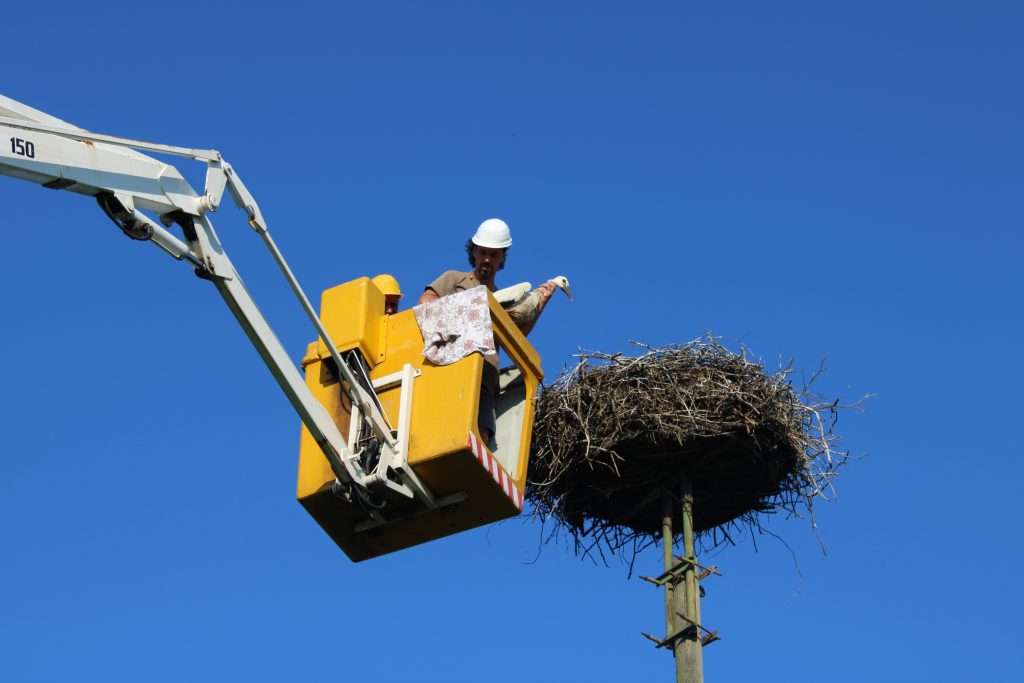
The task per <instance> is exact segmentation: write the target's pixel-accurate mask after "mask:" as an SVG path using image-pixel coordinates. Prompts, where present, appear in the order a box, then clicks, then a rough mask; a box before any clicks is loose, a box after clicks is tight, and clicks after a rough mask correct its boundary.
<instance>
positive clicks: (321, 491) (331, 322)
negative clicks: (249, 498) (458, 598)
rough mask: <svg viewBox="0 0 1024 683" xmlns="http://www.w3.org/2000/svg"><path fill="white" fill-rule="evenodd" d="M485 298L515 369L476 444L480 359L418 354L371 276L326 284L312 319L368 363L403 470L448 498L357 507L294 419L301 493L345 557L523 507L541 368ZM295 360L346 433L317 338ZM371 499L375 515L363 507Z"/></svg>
mask: <svg viewBox="0 0 1024 683" xmlns="http://www.w3.org/2000/svg"><path fill="white" fill-rule="evenodd" d="M488 302H489V308H490V313H491V321H492V325H493V328H494V333H495V340H496V341H497V343H498V346H499V347H501V349H502V350H503V351H504V352H505V354H506V355H507V356H508V358H509V359H510V360H511V361H512V363H513V365H514V367H509V368H506V369H503V370H502V371H501V373H500V378H499V388H500V392H499V396H498V401H497V415H498V418H497V430H496V434H495V436H494V439H493V440H492V441H491V443H490V444H484V443H483V440H482V439H481V436H480V433H479V429H478V427H477V415H478V411H479V405H480V388H481V378H482V374H483V371H484V363H485V362H486V361H485V360H484V358H483V356H481V355H480V354H479V353H473V354H471V355H469V356H467V357H466V358H463V359H462V360H459V361H458V362H456V363H453V364H451V365H444V366H439V365H434V364H432V363H431V362H430V361H428V360H426V358H424V356H423V353H422V351H423V338H422V335H421V333H420V330H419V327H418V326H417V324H416V320H415V317H414V315H413V312H412V311H411V310H407V311H403V312H401V313H397V314H395V315H385V314H384V295H383V293H381V291H380V290H379V289H377V287H376V286H375V285H374V284H373V283H372V282H371V281H370V279H369V278H365V277H364V278H359V279H358V280H354V281H352V282H348V283H346V284H343V285H339V286H337V287H334V288H332V289H329V290H327V291H325V292H324V294H323V297H322V300H321V305H320V317H321V320H322V321H323V324H324V327H325V329H326V330H327V333H328V334H329V335H330V337H331V338H332V339H333V341H334V343H335V345H336V347H337V348H338V349H339V350H340V351H346V350H350V349H355V350H358V352H359V353H360V354H361V355H362V357H363V358H364V359H365V360H366V362H367V365H368V366H369V367H370V378H371V379H372V380H373V384H374V390H375V392H376V393H377V395H378V397H379V399H380V402H381V405H382V407H383V409H384V412H385V414H386V415H388V417H389V419H390V421H391V423H392V426H393V427H396V428H398V429H399V432H400V433H399V438H401V439H407V442H406V447H407V454H408V465H409V467H410V468H411V470H412V471H413V472H414V473H415V475H416V476H417V477H418V478H419V479H420V480H421V481H422V483H423V484H424V485H425V486H426V487H427V488H428V489H429V490H430V492H431V493H432V494H433V496H434V497H435V498H436V499H437V500H438V501H441V502H445V501H447V502H445V503H444V504H443V505H441V506H440V507H438V508H433V509H431V508H429V507H425V506H424V505H423V504H422V502H421V501H419V500H417V499H410V498H407V497H404V496H402V495H399V494H397V493H395V492H393V491H390V492H387V493H379V494H377V496H378V497H377V499H376V500H375V501H367V500H364V501H363V502H362V503H361V504H360V503H358V502H353V501H347V500H345V499H343V498H342V497H340V496H338V495H336V494H335V492H334V483H335V474H334V472H333V471H332V470H331V467H330V464H329V463H328V461H327V459H326V458H325V457H324V454H323V452H322V451H321V449H320V448H319V446H318V445H317V444H316V442H315V441H314V440H313V438H312V437H311V436H310V434H309V432H308V431H307V430H306V428H305V427H303V429H302V438H301V443H300V448H299V477H298V491H297V494H298V499H299V502H300V503H301V504H302V506H303V507H304V508H305V509H306V510H307V511H308V512H309V513H310V515H312V516H313V518H314V519H315V520H316V521H317V523H319V524H320V526H321V527H322V528H323V529H324V531H326V532H327V534H328V535H329V536H330V537H331V538H332V539H333V540H334V542H335V543H337V544H338V546H339V547H340V548H341V549H342V550H343V551H345V554H346V555H348V556H349V558H350V559H352V560H354V561H357V562H358V561H361V560H365V559H369V558H371V557H376V556H378V555H383V554H386V553H390V552H393V551H395V550H400V549H402V548H407V547H410V546H414V545H417V544H420V543H424V542H426V541H431V540H434V539H437V538H441V537H444V536H448V535H450V534H454V533H458V532H460V531H464V530H467V529H472V528H474V527H477V526H480V525H482V524H488V523H490V522H494V521H497V520H500V519H505V518H508V517H512V516H514V515H516V514H518V513H519V512H520V511H522V508H523V489H524V486H525V484H526V474H527V461H528V457H529V451H530V436H531V433H532V429H533V418H534V399H535V397H536V395H537V389H538V385H539V383H540V380H541V378H542V376H543V375H542V372H541V367H540V357H539V356H538V355H537V352H536V351H535V350H534V348H533V347H532V346H531V345H530V343H529V342H528V341H527V340H526V337H524V336H523V334H522V333H521V332H520V331H519V329H518V328H517V327H516V325H515V324H514V323H513V322H512V321H511V319H510V318H509V317H508V315H507V314H506V313H505V311H504V310H503V309H502V308H501V306H500V305H499V304H498V303H497V302H496V301H495V299H494V297H492V296H490V295H488ZM302 365H303V367H304V369H305V373H306V386H307V387H309V389H310V390H311V391H312V392H313V395H314V396H315V397H316V398H317V399H318V400H319V401H320V402H321V403H322V404H323V405H324V407H325V408H327V410H328V412H329V413H330V415H331V416H332V418H333V419H334V421H335V423H336V424H337V425H338V428H339V429H340V430H341V433H342V434H346V433H350V430H351V419H350V418H351V414H352V408H351V405H350V404H349V403H348V401H347V399H345V398H344V394H343V392H342V391H341V387H340V385H339V383H338V375H337V372H336V371H335V370H334V365H333V361H332V359H331V357H330V354H329V352H328V350H327V349H326V348H325V347H324V345H323V343H322V341H318V342H315V343H313V344H310V345H309V349H308V352H307V355H306V357H305V358H304V359H303V361H302ZM403 394H404V395H405V397H406V401H405V402H404V404H403V401H402V397H403ZM410 398H411V400H409V399H410ZM403 408H404V410H405V415H404V416H403ZM400 424H401V426H400ZM403 430H404V432H405V433H404V434H403V433H402V431H403ZM377 505H380V508H379V510H378V514H377V515H376V516H375V517H376V519H375V518H374V517H372V516H371V515H370V511H372V510H373V509H374V506H377Z"/></svg>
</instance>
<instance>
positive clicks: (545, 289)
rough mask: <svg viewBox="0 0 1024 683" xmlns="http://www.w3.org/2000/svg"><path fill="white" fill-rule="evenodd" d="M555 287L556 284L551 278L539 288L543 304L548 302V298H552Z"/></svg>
mask: <svg viewBox="0 0 1024 683" xmlns="http://www.w3.org/2000/svg"><path fill="white" fill-rule="evenodd" d="M555 288H556V285H555V283H554V282H552V281H551V280H548V281H547V282H545V283H544V284H542V285H541V286H540V287H538V288H537V291H538V292H540V296H541V301H542V305H543V304H545V303H547V301H548V299H550V298H551V295H552V294H554V293H555Z"/></svg>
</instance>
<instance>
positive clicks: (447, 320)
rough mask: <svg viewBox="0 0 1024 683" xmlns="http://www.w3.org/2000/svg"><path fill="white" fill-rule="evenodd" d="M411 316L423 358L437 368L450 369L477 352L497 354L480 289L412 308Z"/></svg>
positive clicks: (484, 295)
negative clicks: (422, 344)
mask: <svg viewBox="0 0 1024 683" xmlns="http://www.w3.org/2000/svg"><path fill="white" fill-rule="evenodd" d="M412 312H413V315H415V316H416V324H417V325H419V326H420V332H421V333H422V334H423V341H424V342H425V343H424V346H423V355H424V356H426V357H427V359H428V360H430V361H431V362H433V363H436V364H437V365H451V364H452V363H454V362H455V361H457V360H460V359H462V358H465V357H466V356H468V355H469V354H471V353H475V352H477V351H479V352H480V353H481V354H483V355H484V356H492V355H495V356H496V355H497V353H498V351H497V349H495V347H494V330H493V328H492V327H491V311H490V309H488V307H487V289H486V288H485V287H484V286H483V285H480V286H479V287H474V288H472V289H467V290H465V291H463V292H456V293H455V294H450V295H448V296H443V297H441V298H440V299H438V300H437V301H429V302H427V303H425V304H420V305H419V306H414V307H413V309H412Z"/></svg>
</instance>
